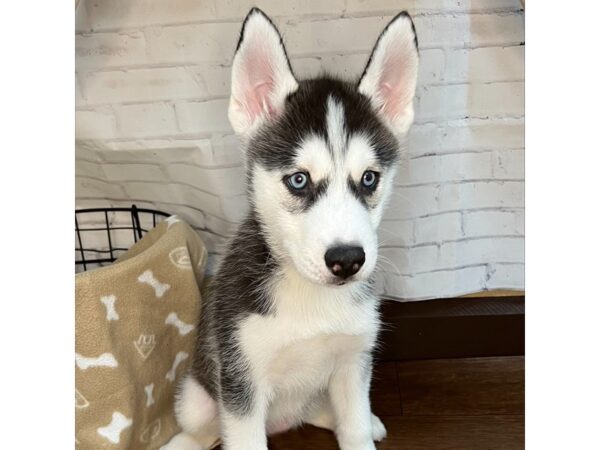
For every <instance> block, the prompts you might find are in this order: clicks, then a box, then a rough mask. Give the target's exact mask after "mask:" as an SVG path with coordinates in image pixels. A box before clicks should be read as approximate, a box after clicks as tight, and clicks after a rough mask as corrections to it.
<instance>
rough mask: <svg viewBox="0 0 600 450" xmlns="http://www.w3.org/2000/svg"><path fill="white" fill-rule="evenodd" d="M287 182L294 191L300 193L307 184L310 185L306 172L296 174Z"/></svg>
mask: <svg viewBox="0 0 600 450" xmlns="http://www.w3.org/2000/svg"><path fill="white" fill-rule="evenodd" d="M287 182H288V185H289V186H290V187H291V188H292V189H296V190H298V191H299V190H301V189H304V188H305V187H306V184H307V183H308V175H307V174H305V173H304V172H296V173H295V174H293V175H291V176H290V177H288V179H287Z"/></svg>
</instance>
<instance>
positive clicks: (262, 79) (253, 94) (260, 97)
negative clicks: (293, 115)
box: [242, 50, 275, 122]
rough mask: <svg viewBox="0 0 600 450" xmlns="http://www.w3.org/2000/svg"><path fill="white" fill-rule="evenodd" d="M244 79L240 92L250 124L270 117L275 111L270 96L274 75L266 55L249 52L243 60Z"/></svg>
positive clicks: (258, 52)
mask: <svg viewBox="0 0 600 450" xmlns="http://www.w3.org/2000/svg"><path fill="white" fill-rule="evenodd" d="M245 67H246V69H245V70H246V72H245V75H246V76H245V79H244V86H243V87H242V92H243V93H244V94H243V95H244V99H243V103H244V105H245V107H246V111H247V112H248V116H249V117H250V120H251V122H254V121H255V120H256V119H258V118H259V117H261V116H263V115H266V116H267V117H271V116H273V115H274V113H275V111H274V108H273V104H272V101H271V95H272V93H273V89H274V88H275V81H274V73H273V68H272V67H271V64H269V59H268V57H267V55H266V54H265V53H264V52H262V51H260V50H257V51H255V52H249V54H248V55H246V58H245Z"/></svg>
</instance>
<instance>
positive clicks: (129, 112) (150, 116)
mask: <svg viewBox="0 0 600 450" xmlns="http://www.w3.org/2000/svg"><path fill="white" fill-rule="evenodd" d="M115 113H116V116H117V123H118V126H119V134H120V135H121V136H124V137H145V136H157V135H169V134H176V133H177V132H178V130H177V125H176V122H175V111H174V109H173V106H172V105H169V104H167V103H146V104H139V105H119V106H115Z"/></svg>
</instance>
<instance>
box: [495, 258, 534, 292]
mask: <svg viewBox="0 0 600 450" xmlns="http://www.w3.org/2000/svg"><path fill="white" fill-rule="evenodd" d="M486 288H487V289H490V290H492V289H516V290H524V289H525V265H524V264H490V266H489V268H488V273H487V282H486Z"/></svg>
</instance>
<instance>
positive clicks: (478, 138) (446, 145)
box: [408, 119, 525, 157]
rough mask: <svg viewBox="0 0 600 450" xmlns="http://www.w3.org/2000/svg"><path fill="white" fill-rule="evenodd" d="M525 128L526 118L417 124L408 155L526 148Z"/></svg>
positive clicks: (411, 135) (414, 126)
mask: <svg viewBox="0 0 600 450" xmlns="http://www.w3.org/2000/svg"><path fill="white" fill-rule="evenodd" d="M524 145H525V126H524V122H523V120H522V119H514V120H513V119H499V120H480V119H467V120H459V121H454V122H453V123H452V122H451V123H448V124H446V125H445V126H444V125H441V124H437V123H427V124H423V125H413V127H412V129H411V131H410V134H409V140H408V156H409V157H415V156H422V155H425V154H443V153H453V152H464V151H480V150H493V149H511V148H523V147H524Z"/></svg>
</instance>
